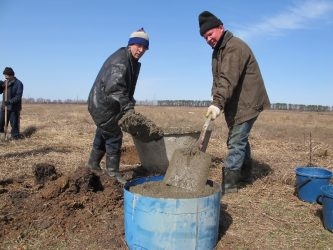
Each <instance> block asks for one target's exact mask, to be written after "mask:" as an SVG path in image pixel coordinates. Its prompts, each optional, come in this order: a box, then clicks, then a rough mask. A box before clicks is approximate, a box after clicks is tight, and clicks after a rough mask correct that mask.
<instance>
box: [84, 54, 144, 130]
mask: <svg viewBox="0 0 333 250" xmlns="http://www.w3.org/2000/svg"><path fill="white" fill-rule="evenodd" d="M140 67H141V63H139V62H138V61H137V60H135V59H134V58H133V57H132V55H131V53H130V51H129V50H128V48H127V47H122V48H120V49H119V50H117V51H116V52H114V53H113V54H112V55H110V56H109V58H107V60H106V61H105V62H104V64H103V66H102V68H101V69H100V71H99V73H98V75H97V77H96V80H95V82H94V84H93V86H92V88H91V90H90V93H89V97H88V111H89V113H90V115H91V117H92V119H93V120H94V122H95V124H96V125H97V126H98V127H99V128H101V129H103V130H104V131H106V132H112V131H113V130H114V129H118V128H119V127H118V125H117V123H118V120H119V119H120V118H121V117H122V116H123V115H124V114H125V113H126V112H127V111H128V110H130V109H133V108H134V106H135V99H134V97H133V95H134V91H135V87H136V82H137V79H138V76H139V72H140Z"/></svg>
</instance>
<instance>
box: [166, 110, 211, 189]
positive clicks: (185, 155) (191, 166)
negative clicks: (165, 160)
mask: <svg viewBox="0 0 333 250" xmlns="http://www.w3.org/2000/svg"><path fill="white" fill-rule="evenodd" d="M210 121H211V116H208V118H207V119H206V121H205V123H204V125H203V127H202V130H201V133H200V136H199V139H198V140H197V142H196V143H195V145H194V146H192V147H189V148H180V149H176V150H175V151H174V153H173V155H172V158H171V160H170V163H169V166H168V168H167V171H166V173H165V176H164V179H163V182H164V183H165V184H166V185H168V186H174V187H180V188H184V189H187V190H189V191H199V190H203V189H204V187H205V185H206V182H207V178H208V174H209V167H210V165H211V161H212V159H211V156H210V155H209V154H207V153H205V152H204V151H205V150H206V147H205V145H204V144H205V141H206V135H207V128H208V127H209V124H210Z"/></svg>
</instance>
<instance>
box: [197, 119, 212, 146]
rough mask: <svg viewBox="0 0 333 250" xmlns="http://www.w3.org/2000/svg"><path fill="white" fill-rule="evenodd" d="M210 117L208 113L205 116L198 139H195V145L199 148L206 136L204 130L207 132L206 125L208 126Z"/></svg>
mask: <svg viewBox="0 0 333 250" xmlns="http://www.w3.org/2000/svg"><path fill="white" fill-rule="evenodd" d="M211 119H212V116H211V115H209V116H208V117H207V118H206V120H205V123H204V125H203V127H202V130H201V133H200V136H199V139H198V141H197V143H196V144H197V146H198V148H199V149H200V150H201V149H202V146H203V145H202V144H203V142H204V140H205V136H206V132H207V128H208V126H209V123H210V121H211Z"/></svg>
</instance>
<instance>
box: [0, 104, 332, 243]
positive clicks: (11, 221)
mask: <svg viewBox="0 0 333 250" xmlns="http://www.w3.org/2000/svg"><path fill="white" fill-rule="evenodd" d="M136 111H137V112H140V113H142V114H144V115H146V116H147V117H149V118H150V119H151V120H153V121H155V122H156V124H157V125H159V126H161V127H172V126H174V127H179V126H181V127H193V128H195V129H199V130H200V128H201V126H202V125H203V122H204V119H205V117H204V114H205V111H206V108H188V107H144V106H139V107H136ZM94 131H95V126H94V124H93V122H92V120H91V118H90V116H89V114H88V111H87V107H86V106H85V105H65V104H62V105H61V104H59V105H58V104H26V105H24V106H23V111H22V114H21V132H22V134H23V136H24V138H23V139H21V140H19V141H10V142H7V141H1V142H0V162H1V167H0V168H1V171H0V249H127V247H126V243H125V239H124V225H123V189H122V187H121V186H120V185H119V184H118V183H116V182H115V181H114V180H113V179H111V178H109V177H108V176H106V175H105V174H101V175H100V176H99V178H98V179H96V178H95V177H96V175H94V174H92V173H91V172H89V171H87V170H86V169H85V168H83V166H84V164H85V162H86V160H87V159H88V156H89V153H90V149H91V144H92V139H93V136H94ZM226 135H227V128H226V124H225V121H224V119H223V118H222V117H219V118H218V119H217V120H216V122H215V129H214V131H213V133H212V136H211V139H210V142H209V145H208V148H207V152H208V153H209V154H211V155H212V157H213V164H212V166H211V168H210V177H209V178H210V179H211V180H213V181H215V182H218V183H220V182H221V167H222V165H223V160H224V159H225V156H226V143H225V142H226ZM250 143H251V147H252V157H253V159H254V174H255V181H254V182H253V183H252V184H250V185H247V186H246V187H244V188H242V189H240V190H239V192H238V193H235V194H228V195H225V196H223V197H222V200H221V212H220V228H219V239H218V243H217V246H216V249H332V246H333V235H332V233H331V232H329V231H328V230H326V229H325V228H324V227H323V223H322V215H321V209H322V206H321V205H319V204H310V203H307V202H303V201H301V200H299V199H298V197H297V196H296V195H295V187H294V184H295V179H296V177H295V168H296V167H298V166H306V165H310V164H311V165H314V166H320V167H324V168H327V169H329V170H333V113H316V112H291V111H273V110H269V111H264V112H263V113H262V114H261V115H260V116H259V118H258V120H257V122H256V123H255V125H254V127H253V129H252V133H251V136H250ZM122 153H123V154H122V158H121V172H122V173H123V174H124V176H125V178H126V179H131V178H135V177H137V176H143V175H145V174H146V173H145V172H144V171H143V170H142V168H140V161H139V158H138V156H137V154H136V150H135V147H134V144H133V141H132V137H131V136H130V135H128V134H126V133H125V134H124V142H123V147H122ZM104 164H105V162H104V160H103V161H102V166H104ZM41 169H47V170H48V171H49V172H48V173H40V172H38V171H41ZM37 177H39V178H37Z"/></svg>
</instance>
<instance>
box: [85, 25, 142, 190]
mask: <svg viewBox="0 0 333 250" xmlns="http://www.w3.org/2000/svg"><path fill="white" fill-rule="evenodd" d="M148 49H149V38H148V34H147V33H146V32H145V30H144V29H143V28H141V29H139V30H137V31H135V32H133V33H132V34H131V35H130V37H129V40H128V44H127V47H122V48H120V49H118V50H117V51H116V52H114V53H113V54H112V55H110V56H109V57H108V58H107V59H106V61H105V62H104V64H103V66H102V68H101V69H100V71H99V73H98V75H97V77H96V80H95V82H94V84H93V86H92V88H91V91H90V93H89V97H88V110H89V113H90V115H91V117H92V119H93V121H94V122H95V124H96V126H97V129H96V133H95V138H94V141H93V145H92V150H91V153H90V156H89V160H88V162H87V164H86V167H88V168H90V169H93V170H101V167H100V162H101V160H102V158H103V156H104V155H105V154H106V170H107V173H108V174H109V175H110V176H111V177H115V178H116V179H117V180H118V182H120V183H122V184H125V183H126V180H125V179H124V178H123V177H122V176H121V174H120V172H119V164H120V154H121V145H122V139H123V132H122V130H121V128H120V127H119V125H118V121H119V120H120V118H121V117H122V116H124V115H125V114H126V115H127V114H129V113H131V112H132V113H133V112H134V106H135V99H134V97H133V96H134V91H135V86H136V82H137V79H138V76H139V72H140V67H141V63H140V62H139V59H140V58H141V57H142V56H143V55H144V53H145V52H146V51H147V50H148Z"/></svg>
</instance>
